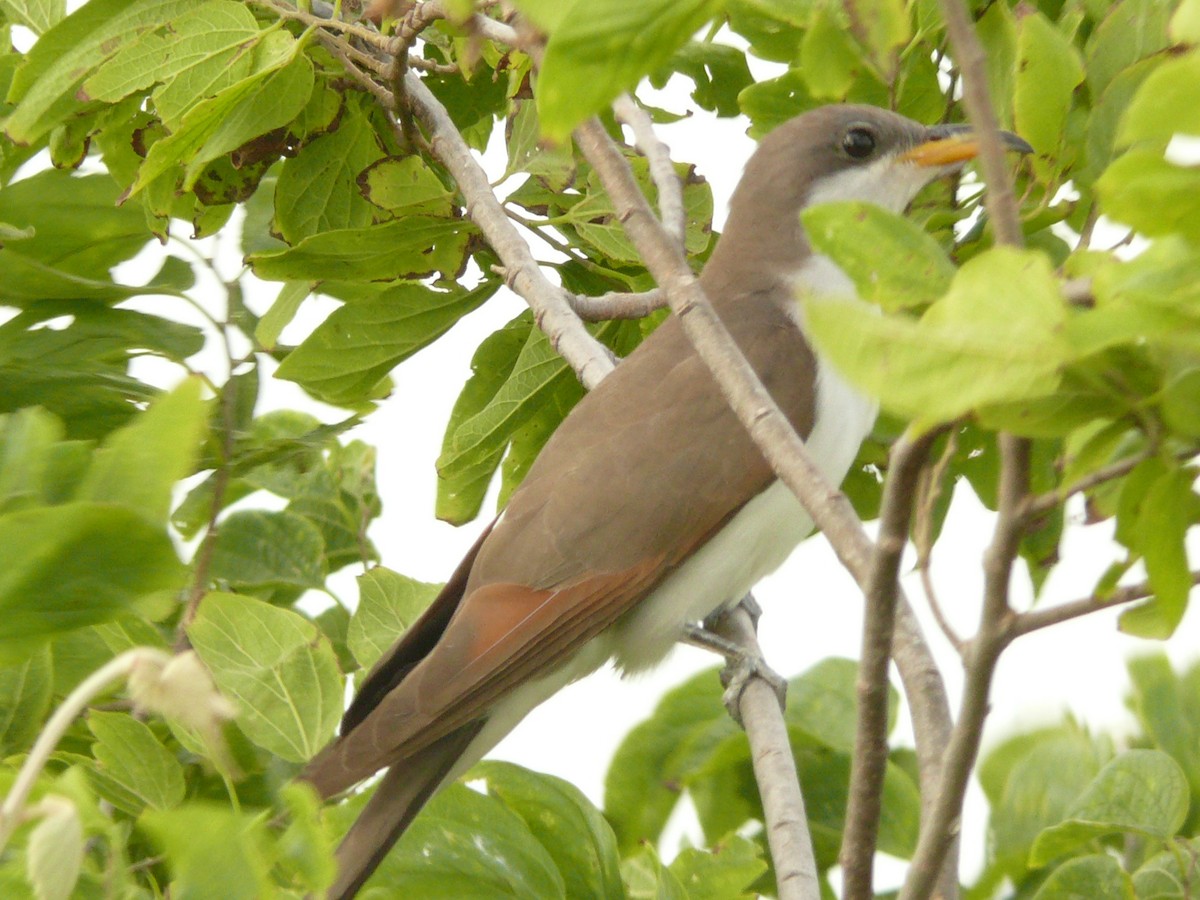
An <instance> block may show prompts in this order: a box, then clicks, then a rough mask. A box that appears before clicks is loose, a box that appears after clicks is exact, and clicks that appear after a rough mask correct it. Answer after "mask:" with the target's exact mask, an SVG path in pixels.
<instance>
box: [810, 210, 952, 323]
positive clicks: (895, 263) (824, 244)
mask: <svg viewBox="0 0 1200 900" xmlns="http://www.w3.org/2000/svg"><path fill="white" fill-rule="evenodd" d="M800 218H801V221H802V222H803V223H804V231H805V233H806V234H807V235H808V239H809V241H810V242H811V243H812V244H813V246H814V247H816V248H817V249H818V250H819V251H820V252H822V253H824V254H825V255H827V256H829V257H831V258H832V259H833V261H834V262H836V263H837V264H838V266H839V267H840V268H841V269H842V271H844V272H845V273H846V274H847V275H848V276H850V280H851V281H853V282H854V287H855V289H856V290H857V292H858V295H859V296H860V297H862V298H863V299H864V300H869V301H870V302H872V303H875V304H878V305H879V306H881V307H883V308H884V309H885V310H887V311H889V312H894V311H895V310H898V309H904V308H906V307H911V306H923V305H925V304H928V303H932V302H933V301H934V300H936V299H937V298H938V297H940V296H942V295H943V294H944V293H946V291H947V290H949V288H950V284H951V281H952V280H953V278H954V265H953V264H952V263H951V262H950V260H949V259H948V258H947V257H946V254H945V252H943V250H942V248H941V247H940V246H939V245H938V242H937V241H935V240H934V239H933V238H932V237H930V236H929V235H928V234H927V233H926V232H925V231H924V230H923V229H921V228H920V227H919V226H917V225H915V224H913V223H912V222H910V221H908V220H907V219H903V218H901V217H900V216H896V215H892V214H891V213H889V212H888V211H887V210H885V209H882V208H881V207H878V206H876V205H874V204H872V203H860V202H849V203H821V204H818V205H816V206H812V207H809V208H807V209H805V210H804V211H803V212H802V213H801V216H800Z"/></svg>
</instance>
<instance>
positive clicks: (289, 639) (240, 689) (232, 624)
mask: <svg viewBox="0 0 1200 900" xmlns="http://www.w3.org/2000/svg"><path fill="white" fill-rule="evenodd" d="M188 638H189V640H191V642H192V646H193V647H195V648H196V652H197V653H198V654H200V658H201V659H202V660H203V661H204V664H205V665H206V666H207V667H208V669H209V671H210V672H212V675H213V680H214V681H215V682H216V684H217V687H218V688H219V689H220V691H221V693H223V694H225V695H226V696H227V697H229V698H230V699H232V700H234V701H235V702H236V703H237V705H238V707H239V716H238V720H237V721H238V724H239V725H240V726H241V728H242V730H243V731H245V732H246V736H247V737H248V738H250V740H252V741H253V742H254V743H255V744H257V745H258V746H260V747H262V748H263V749H264V750H268V751H270V752H271V753H274V754H275V755H277V756H280V757H283V758H284V759H286V760H289V761H291V762H304V761H306V760H308V759H310V758H311V757H312V756H313V754H315V753H316V752H317V751H318V750H320V749H321V748H322V747H323V746H324V745H325V744H326V743H328V741H329V739H330V738H332V737H333V733H334V730H335V729H336V728H337V723H338V720H340V719H341V716H342V677H341V675H340V674H339V673H338V668H337V660H336V659H335V658H334V655H333V648H331V647H330V646H329V642H328V641H327V640H326V639H325V637H324V635H322V634H321V633H320V632H319V631H318V630H317V627H316V626H315V625H314V624H313V623H312V622H310V621H309V620H307V619H305V618H304V617H303V616H300V615H298V614H296V613H294V612H291V611H289V610H286V609H278V608H276V607H274V606H271V605H270V604H268V603H263V602H262V601H261V600H255V599H253V598H251V597H243V596H240V595H238V594H221V593H210V594H208V595H206V596H205V598H204V601H203V602H202V603H201V604H200V612H199V614H198V615H197V616H196V619H195V621H193V622H192V624H191V626H190V627H189V628H188Z"/></svg>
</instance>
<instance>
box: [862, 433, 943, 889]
mask: <svg viewBox="0 0 1200 900" xmlns="http://www.w3.org/2000/svg"><path fill="white" fill-rule="evenodd" d="M940 433H941V431H940V430H933V431H928V432H926V433H924V434H922V435H918V436H917V437H915V438H909V437H904V438H901V439H900V441H898V442H897V443H896V445H895V446H894V447H893V448H892V452H891V465H890V466H889V467H888V474H887V481H886V482H885V483H884V487H883V503H882V506H881V509H880V530H879V539H878V540H877V541H876V543H875V552H874V554H873V555H872V560H871V567H870V570H869V572H868V576H867V584H866V587H865V588H864V593H865V595H866V611H865V621H864V623H863V640H862V653H861V655H860V662H859V669H858V686H857V691H858V726H857V728H856V729H855V734H854V758H853V764H852V768H851V770H850V799H849V802H848V804H847V807H846V828H845V830H844V832H843V834H842V851H841V854H840V862H841V865H842V877H843V888H842V896H843V897H845V898H847V900H870V898H872V897H873V896H874V895H875V891H874V886H873V881H874V879H873V877H872V875H873V870H874V861H875V845H876V842H877V840H878V836H879V815H880V811H881V809H882V806H883V779H884V774H885V772H886V771H887V758H888V745H887V725H888V669H889V667H890V665H891V659H892V637H893V634H894V632H895V626H896V603H897V599H898V593H899V588H900V583H899V577H900V561H901V558H902V556H903V554H904V548H905V547H906V546H908V529H909V525H910V523H911V521H912V517H913V509H914V507H915V505H916V499H917V486H918V482H919V480H920V475H921V470H922V467H923V466H924V465H925V460H926V459H927V458H928V456H929V450H930V448H931V447H932V446H933V442H934V440H935V439H936V438H937V437H938V435H939V434H940Z"/></svg>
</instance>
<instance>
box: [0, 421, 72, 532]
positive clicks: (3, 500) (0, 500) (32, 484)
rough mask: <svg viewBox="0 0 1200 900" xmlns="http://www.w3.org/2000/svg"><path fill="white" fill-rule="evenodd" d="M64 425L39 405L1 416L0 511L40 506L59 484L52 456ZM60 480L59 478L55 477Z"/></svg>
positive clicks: (57, 445)
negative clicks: (54, 476) (55, 481)
mask: <svg viewBox="0 0 1200 900" xmlns="http://www.w3.org/2000/svg"><path fill="white" fill-rule="evenodd" d="M62 436H63V425H62V422H60V421H59V420H58V419H57V418H56V417H55V416H52V415H51V414H50V413H48V412H46V411H45V410H44V409H38V408H37V407H33V408H27V409H21V410H18V411H17V412H15V413H13V414H11V415H5V416H0V512H12V511H14V510H16V509H25V508H27V507H30V506H40V505H42V504H44V503H47V502H48V501H49V500H50V497H51V495H52V494H53V492H54V491H55V488H56V487H57V486H58V485H56V484H55V483H54V481H52V480H51V479H52V478H53V475H54V474H55V473H53V472H52V471H51V468H52V456H53V455H54V454H56V453H57V452H58V448H59V447H60V446H61V442H62ZM54 480H57V479H54Z"/></svg>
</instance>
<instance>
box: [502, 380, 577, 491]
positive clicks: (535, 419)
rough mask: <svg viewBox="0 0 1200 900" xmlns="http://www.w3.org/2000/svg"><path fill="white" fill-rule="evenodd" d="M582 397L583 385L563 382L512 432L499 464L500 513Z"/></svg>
mask: <svg viewBox="0 0 1200 900" xmlns="http://www.w3.org/2000/svg"><path fill="white" fill-rule="evenodd" d="M583 395H584V389H583V385H581V384H580V383H579V382H577V381H573V380H568V379H563V381H562V382H561V383H560V385H559V386H558V388H557V389H556V390H555V391H554V392H553V393H552V394H551V395H550V396H549V397H548V398H547V400H546V403H545V404H544V405H543V406H542V408H541V409H539V410H538V411H537V412H535V413H534V414H533V415H532V416H530V418H529V420H528V421H526V422H525V424H524V425H522V426H521V427H520V428H518V429H517V430H516V431H514V432H513V434H512V440H511V442H510V443H509V445H508V452H507V453H505V454H504V461H503V462H502V463H501V464H500V495H499V497H497V499H496V506H497V508H499V509H502V508H504V507H505V506H507V505H508V500H509V498H510V497H511V496H512V495H513V491H515V490H516V489H517V488H518V487H520V486H521V482H522V481H524V480H525V476H526V475H527V474H528V473H529V469H530V467H531V466H532V465H533V463H534V461H535V460H537V457H538V454H539V453H541V452H542V448H543V447H544V446H546V441H548V440H550V437H551V436H552V435H553V434H554V431H555V429H557V428H558V426H559V425H561V424H562V421H563V419H565V418H566V416H567V413H569V412H570V411H571V410H572V409H573V408H574V406H575V404H576V403H578V402H579V401H580V400H581V399H582V398H583Z"/></svg>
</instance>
